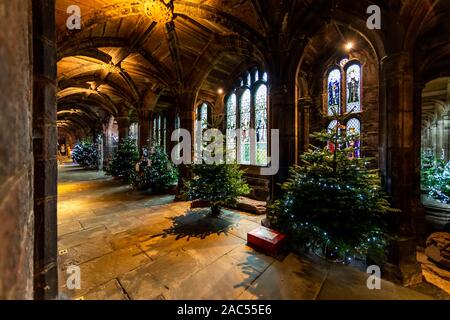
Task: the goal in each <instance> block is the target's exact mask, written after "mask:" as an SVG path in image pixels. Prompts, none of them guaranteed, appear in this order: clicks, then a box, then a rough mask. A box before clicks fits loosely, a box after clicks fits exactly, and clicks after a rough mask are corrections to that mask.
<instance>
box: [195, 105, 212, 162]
mask: <svg viewBox="0 0 450 320" xmlns="http://www.w3.org/2000/svg"><path fill="white" fill-rule="evenodd" d="M210 112H211V110H210V108H209V106H208V104H206V103H202V104H201V105H200V106H199V107H198V108H197V110H196V115H195V124H194V130H195V132H194V137H195V139H194V141H195V152H194V159H201V158H202V152H203V147H204V145H203V143H202V139H203V133H204V131H205V130H207V129H208V128H209V121H210Z"/></svg>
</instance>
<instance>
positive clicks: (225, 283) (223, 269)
mask: <svg viewBox="0 0 450 320" xmlns="http://www.w3.org/2000/svg"><path fill="white" fill-rule="evenodd" d="M259 275H260V272H259V271H257V270H255V269H253V268H252V267H250V266H247V267H245V266H242V265H239V264H238V263H237V262H236V261H235V260H234V259H232V258H231V257H228V256H226V255H225V256H222V257H221V258H220V259H218V260H216V261H214V262H213V263H212V264H210V265H208V266H207V267H205V268H203V269H202V270H201V271H199V272H197V273H195V274H194V275H192V276H191V277H189V278H187V279H186V280H184V281H183V282H181V283H180V284H179V285H177V286H176V287H174V288H170V290H169V291H168V292H167V293H166V295H167V299H174V300H203V299H210V300H235V299H237V298H238V297H239V296H240V295H241V294H242V293H243V292H244V290H245V289H246V288H247V287H248V286H249V285H250V284H251V283H252V282H253V281H254V280H255V279H256V278H257V277H258V276H259Z"/></svg>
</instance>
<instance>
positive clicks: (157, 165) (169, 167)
mask: <svg viewBox="0 0 450 320" xmlns="http://www.w3.org/2000/svg"><path fill="white" fill-rule="evenodd" d="M137 169H138V170H136V172H135V174H134V177H133V182H132V186H133V189H135V190H139V191H146V190H148V189H152V191H153V192H154V193H162V192H166V191H167V190H169V189H170V188H171V187H172V186H173V185H174V184H176V182H177V181H178V170H177V169H176V167H175V166H174V165H173V164H172V162H171V161H170V160H169V157H168V156H167V153H166V152H165V151H164V149H163V148H161V147H160V146H155V147H154V148H153V151H152V152H151V153H150V156H149V157H146V156H145V155H144V156H142V157H141V160H140V161H139V165H138V168H137Z"/></svg>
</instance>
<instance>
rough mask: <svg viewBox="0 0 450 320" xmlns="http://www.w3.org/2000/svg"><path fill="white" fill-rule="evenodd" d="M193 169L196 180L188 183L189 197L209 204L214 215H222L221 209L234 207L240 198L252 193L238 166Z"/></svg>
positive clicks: (222, 165) (199, 165) (199, 166)
mask: <svg viewBox="0 0 450 320" xmlns="http://www.w3.org/2000/svg"><path fill="white" fill-rule="evenodd" d="M191 168H192V173H193V175H194V178H193V179H192V180H190V181H189V182H188V183H187V187H188V190H189V191H188V196H189V198H190V199H191V200H202V201H206V202H208V203H209V204H210V206H211V213H212V214H214V215H218V214H220V208H221V207H225V206H234V205H235V204H236V202H237V198H238V197H239V196H241V195H245V194H248V193H249V192H250V188H249V186H248V185H247V183H246V181H245V179H244V171H243V170H241V169H240V168H239V166H238V165H237V164H225V163H223V164H195V165H193V166H192V167H191Z"/></svg>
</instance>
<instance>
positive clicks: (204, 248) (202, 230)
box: [58, 164, 430, 300]
mask: <svg viewBox="0 0 450 320" xmlns="http://www.w3.org/2000/svg"><path fill="white" fill-rule="evenodd" d="M58 193H59V196H58V250H59V282H60V295H61V297H62V298H69V299H86V300H88V299H106V300H121V299H194V300H196V299H225V300H229V299H248V300H250V299H429V298H430V297H429V296H426V295H423V294H421V293H419V292H416V291H413V290H409V289H406V288H402V287H399V286H396V285H394V284H392V283H390V282H386V281H383V282H382V289H381V290H373V291H371V290H368V289H367V287H366V281H367V276H368V275H366V274H365V273H363V272H361V271H359V270H357V269H355V268H352V267H348V266H339V265H330V264H328V263H326V262H324V261H322V260H320V259H318V258H314V257H299V256H297V255H294V254H289V255H287V256H286V257H284V258H282V259H277V260H276V259H273V258H270V257H267V256H265V255H263V254H260V253H258V252H256V251H254V250H252V249H251V248H249V247H247V246H246V234H247V232H248V231H250V230H252V229H254V228H256V227H257V226H259V225H260V222H261V219H262V218H263V217H262V216H255V215H251V214H247V213H243V212H237V211H230V210H226V211H224V212H223V214H222V215H221V216H220V217H211V216H210V215H209V214H208V211H207V210H204V209H197V210H194V211H191V210H190V209H189V207H190V205H189V203H187V202H174V201H173V196H151V195H145V194H142V193H137V192H133V191H131V190H130V188H129V187H127V186H124V185H123V184H122V183H120V182H119V181H115V180H113V179H111V178H109V177H105V176H104V175H103V174H102V173H98V172H95V171H86V170H83V169H80V168H79V167H77V166H73V165H70V164H64V165H62V166H60V168H59V185H58ZM71 265H77V266H79V267H80V270H81V289H80V290H69V289H68V288H67V286H66V282H67V278H68V274H67V267H68V266H71Z"/></svg>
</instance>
